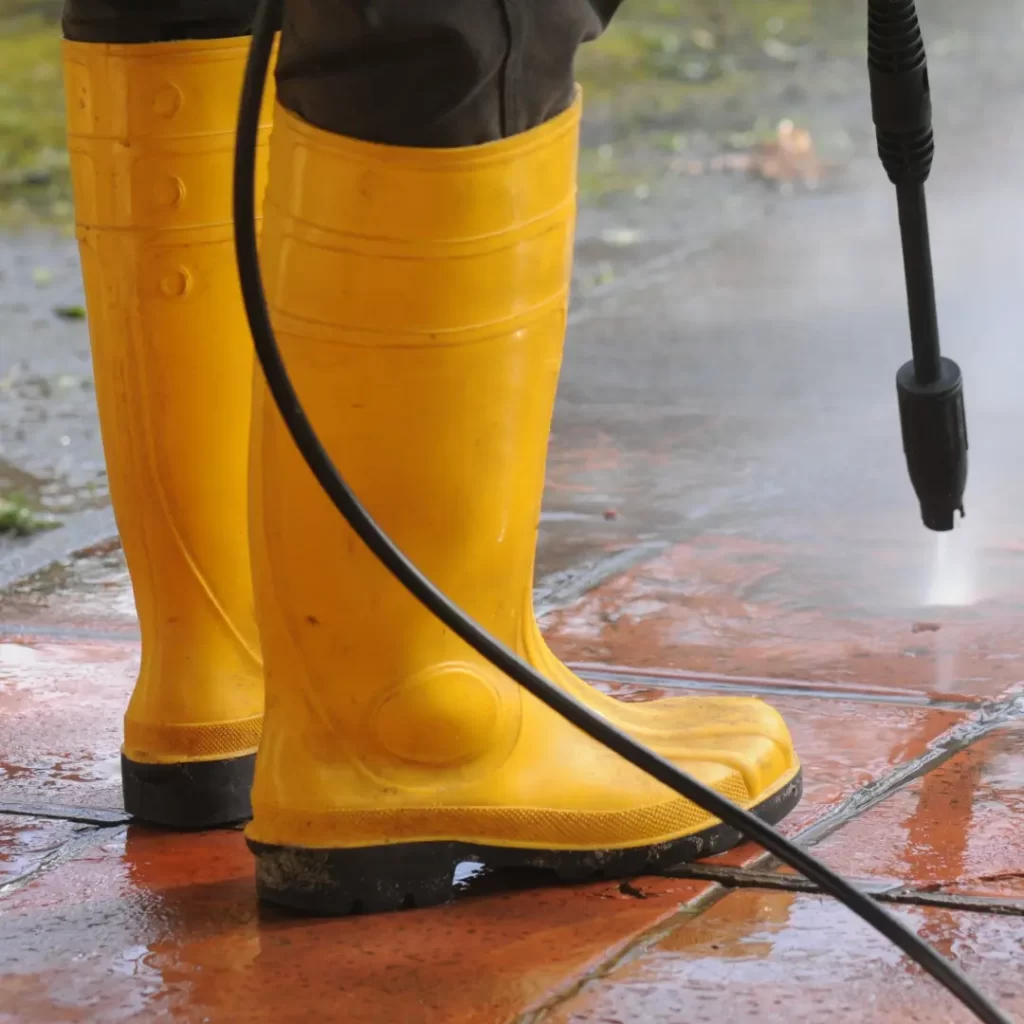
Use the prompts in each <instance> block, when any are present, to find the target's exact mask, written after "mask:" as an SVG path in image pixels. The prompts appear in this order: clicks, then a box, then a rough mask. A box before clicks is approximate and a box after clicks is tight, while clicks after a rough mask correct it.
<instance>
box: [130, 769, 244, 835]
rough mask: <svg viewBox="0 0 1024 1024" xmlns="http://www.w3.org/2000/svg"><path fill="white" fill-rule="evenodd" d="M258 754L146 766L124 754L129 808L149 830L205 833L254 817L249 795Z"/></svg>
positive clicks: (133, 815) (131, 813) (132, 814)
mask: <svg viewBox="0 0 1024 1024" xmlns="http://www.w3.org/2000/svg"><path fill="white" fill-rule="evenodd" d="M255 766H256V755H255V754H246V755H245V756H244V757H231V758H226V759H225V760H223V761H192V762H185V763H181V764H142V763H141V762H139V761H132V760H130V759H129V758H127V757H125V756H124V754H122V755H121V792H122V794H123V795H124V809H125V810H126V811H127V812H128V813H129V814H130V815H131V816H132V817H133V818H135V819H136V820H137V821H139V822H142V823H143V824H146V825H156V826H158V827H160V828H172V829H183V830H188V829H206V828H221V827H224V826H228V825H237V824H238V823H239V822H242V821H248V820H249V819H250V818H251V817H252V803H251V802H250V797H249V791H250V790H251V789H252V775H253V770H254V768H255Z"/></svg>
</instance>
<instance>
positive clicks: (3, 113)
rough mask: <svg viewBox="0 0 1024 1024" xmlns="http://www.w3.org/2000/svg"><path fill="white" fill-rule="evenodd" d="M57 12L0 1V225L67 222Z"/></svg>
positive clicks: (53, 7)
mask: <svg viewBox="0 0 1024 1024" xmlns="http://www.w3.org/2000/svg"><path fill="white" fill-rule="evenodd" d="M59 13H60V4H59V2H54V0H0V226H4V227H17V226H21V225H27V224H36V223H39V222H50V223H58V224H67V223H68V222H69V221H70V218H71V204H70V183H69V179H68V166H67V165H68V160H67V151H66V149H65V140H64V95H63V86H62V84H61V75H60V28H59Z"/></svg>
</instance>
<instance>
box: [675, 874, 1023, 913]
mask: <svg viewBox="0 0 1024 1024" xmlns="http://www.w3.org/2000/svg"><path fill="white" fill-rule="evenodd" d="M668 874H669V875H670V877H672V878H680V879H687V880H690V881H697V882H714V883H715V884H716V885H721V886H724V887H725V888H727V889H771V890H776V891H781V892H793V893H806V894H809V895H816V896H828V895H829V894H828V893H827V892H825V890H824V889H822V888H821V887H820V886H819V885H816V884H815V883H814V882H811V881H810V880H809V879H806V878H802V877H801V876H799V875H784V874H779V873H777V872H774V871H762V870H757V869H751V868H736V867H717V866H714V865H707V866H703V865H700V864H687V865H681V866H680V867H678V868H673V869H672V870H671V871H670V872H668ZM850 881H851V883H852V884H853V885H854V887H855V888H857V889H858V890H859V891H860V892H862V893H864V894H865V895H867V896H870V897H871V898H872V899H875V900H878V901H879V902H882V903H894V904H898V905H901V906H915V907H941V908H943V909H945V910H963V911H970V912H973V913H983V914H996V915H1003V916H1007V917H1024V900H1012V899H1001V898H999V897H989V896H965V895H959V894H956V893H943V892H930V891H928V890H925V889H921V888H916V887H915V886H913V885H896V884H893V883H891V882H873V881H870V880H866V879H850Z"/></svg>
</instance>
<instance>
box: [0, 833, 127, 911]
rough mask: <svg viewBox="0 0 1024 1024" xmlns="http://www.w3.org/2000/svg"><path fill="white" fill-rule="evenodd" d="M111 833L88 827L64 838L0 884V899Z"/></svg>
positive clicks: (30, 882)
mask: <svg viewBox="0 0 1024 1024" xmlns="http://www.w3.org/2000/svg"><path fill="white" fill-rule="evenodd" d="M112 834H113V830H110V829H103V828H90V829H89V830H88V831H87V832H84V833H82V834H80V835H77V836H74V837H72V838H71V839H68V840H66V841H65V842H63V843H61V844H60V845H59V846H58V847H57V848H56V849H54V850H50V851H49V852H48V853H47V854H46V855H45V856H44V857H43V859H42V860H41V861H40V862H39V863H38V864H37V865H36V866H35V867H33V868H31V869H30V870H28V871H26V872H25V873H24V874H21V875H18V876H17V877H16V878H11V879H9V880H8V881H6V882H4V883H3V884H0V900H2V899H3V898H4V897H5V896H10V895H11V894H12V893H15V892H17V891H18V890H19V889H24V888H25V887H26V886H27V885H31V884H32V883H33V882H34V881H36V880H37V879H39V878H42V877H43V875H46V874H48V873H49V872H51V871H53V870H54V869H55V868H58V867H60V866H61V865H62V864H66V863H67V862H68V861H69V860H74V858H76V857H78V856H79V855H80V854H82V853H84V852H85V851H86V850H88V849H90V848H91V847H93V846H95V845H96V844H97V843H99V842H101V841H104V840H106V839H108V838H109V837H110V836H111V835H112Z"/></svg>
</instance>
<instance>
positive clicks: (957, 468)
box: [896, 358, 967, 532]
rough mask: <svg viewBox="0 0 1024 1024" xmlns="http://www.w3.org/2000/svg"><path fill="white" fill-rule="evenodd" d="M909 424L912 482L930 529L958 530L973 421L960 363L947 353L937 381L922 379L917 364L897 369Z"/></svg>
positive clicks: (903, 417)
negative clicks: (957, 515) (969, 425)
mask: <svg viewBox="0 0 1024 1024" xmlns="http://www.w3.org/2000/svg"><path fill="white" fill-rule="evenodd" d="M896 391H897V394H898V395H899V402H900V423H901V424H902V427H903V451H904V452H905V454H906V456H907V469H908V470H909V471H910V481H911V483H912V484H913V485H914V490H915V491H916V492H917V498H918V501H919V502H920V503H921V519H922V520H923V521H924V525H925V526H927V527H928V529H929V530H935V531H937V532H945V531H948V530H952V529H953V526H954V520H955V515H954V514H955V513H956V512H959V513H960V515H961V516H963V514H964V488H965V487H966V486H967V420H966V418H965V416H964V387H963V377H962V376H961V374H960V367H959V366H957V364H956V363H954V362H953V360H952V359H945V358H943V359H942V361H941V364H940V373H939V377H938V379H937V380H936V381H934V382H933V383H931V384H919V383H918V380H917V376H916V374H915V373H914V364H913V363H912V362H910V363H906V364H905V365H903V366H901V367H900V370H899V373H897V374H896Z"/></svg>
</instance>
